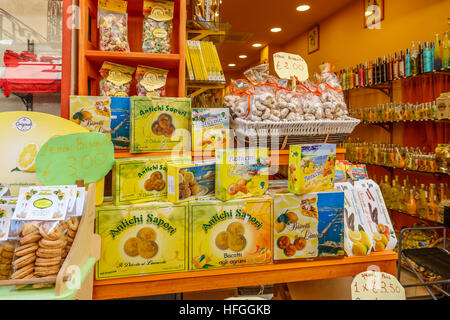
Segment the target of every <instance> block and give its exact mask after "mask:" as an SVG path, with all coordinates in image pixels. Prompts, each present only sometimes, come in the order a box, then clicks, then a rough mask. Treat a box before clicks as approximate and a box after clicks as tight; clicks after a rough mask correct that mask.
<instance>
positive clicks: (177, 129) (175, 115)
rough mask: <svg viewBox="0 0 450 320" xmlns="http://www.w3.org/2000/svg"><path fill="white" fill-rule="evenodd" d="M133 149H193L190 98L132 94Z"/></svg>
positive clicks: (135, 151) (145, 150)
mask: <svg viewBox="0 0 450 320" xmlns="http://www.w3.org/2000/svg"><path fill="white" fill-rule="evenodd" d="M130 117H131V134H130V139H131V141H130V152H132V153H145V152H155V151H171V150H185V151H190V150H191V148H190V143H191V139H190V120H191V99H190V98H163V97H160V98H149V97H132V98H131V105H130Z"/></svg>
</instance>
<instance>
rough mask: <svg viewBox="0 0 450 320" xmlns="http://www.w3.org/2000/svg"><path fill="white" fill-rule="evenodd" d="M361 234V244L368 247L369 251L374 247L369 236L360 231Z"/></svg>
mask: <svg viewBox="0 0 450 320" xmlns="http://www.w3.org/2000/svg"><path fill="white" fill-rule="evenodd" d="M360 233H361V243H362V244H363V245H365V246H366V247H367V250H369V248H370V246H371V245H372V243H371V241H370V238H369V236H368V235H367V233H365V232H364V231H360Z"/></svg>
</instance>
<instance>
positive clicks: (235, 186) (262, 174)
mask: <svg viewBox="0 0 450 320" xmlns="http://www.w3.org/2000/svg"><path fill="white" fill-rule="evenodd" d="M268 185H269V151H268V149H267V148H259V149H256V148H247V149H244V148H239V149H226V150H216V188H215V189H216V190H215V193H216V198H217V199H220V200H222V201H227V200H232V199H242V198H250V197H258V196H262V195H264V194H265V193H266V191H267V188H268Z"/></svg>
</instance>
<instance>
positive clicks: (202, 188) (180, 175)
mask: <svg viewBox="0 0 450 320" xmlns="http://www.w3.org/2000/svg"><path fill="white" fill-rule="evenodd" d="M215 172H216V164H215V163H211V162H209V163H195V164H194V163H190V164H189V163H169V164H168V166H167V199H168V200H169V201H170V202H173V203H180V202H185V201H189V200H194V199H197V198H199V197H205V196H214V177H215Z"/></svg>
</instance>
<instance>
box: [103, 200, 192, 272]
mask: <svg viewBox="0 0 450 320" xmlns="http://www.w3.org/2000/svg"><path fill="white" fill-rule="evenodd" d="M187 219H188V207H187V205H186V204H185V203H182V204H172V203H170V202H152V203H146V204H141V205H132V206H120V207H116V206H112V205H107V206H103V207H98V208H97V213H96V219H95V232H96V233H98V234H99V235H100V237H101V239H102V248H101V256H100V259H99V261H98V262H97V266H96V268H95V272H96V273H95V277H96V279H97V280H101V279H111V278H120V277H132V276H141V275H149V274H156V273H169V272H170V273H172V272H180V271H187V230H188V229H187Z"/></svg>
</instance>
